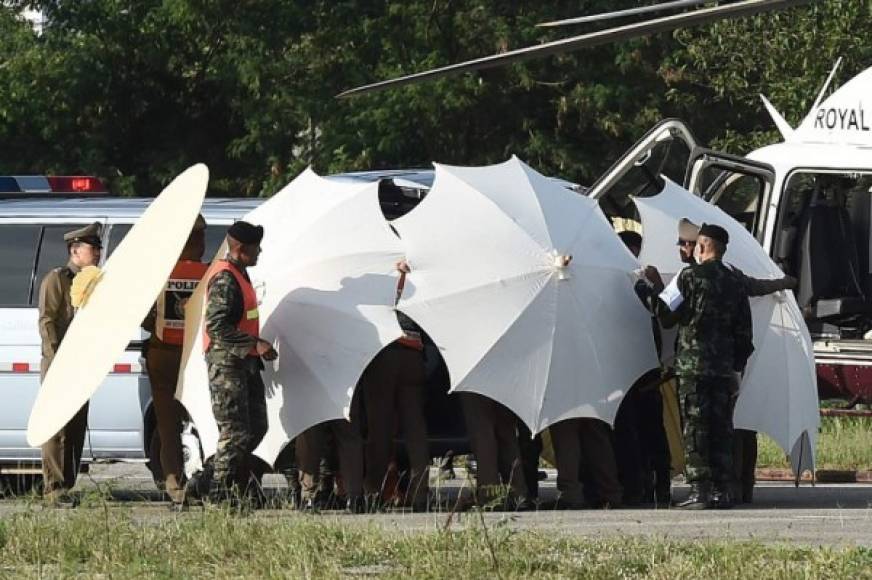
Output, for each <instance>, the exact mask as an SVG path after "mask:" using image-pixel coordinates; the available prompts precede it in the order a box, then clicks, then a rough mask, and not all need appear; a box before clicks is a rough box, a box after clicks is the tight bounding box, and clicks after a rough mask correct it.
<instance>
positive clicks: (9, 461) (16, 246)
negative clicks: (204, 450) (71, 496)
mask: <svg viewBox="0 0 872 580" xmlns="http://www.w3.org/2000/svg"><path fill="white" fill-rule="evenodd" d="M49 195H50V196H49V197H46V198H45V199H39V198H36V197H34V196H29V197H27V198H20V199H0V262H2V263H3V264H4V266H3V268H2V274H0V401H2V402H3V404H2V405H0V475H11V474H17V473H27V472H35V471H38V470H39V468H40V451H39V449H36V448H32V447H30V446H29V445H28V444H27V440H26V430H27V421H28V417H29V416H30V409H31V407H32V405H33V401H34V399H35V398H36V393H37V390H38V389H39V363H40V353H41V347H40V337H39V329H38V326H37V319H38V301H39V284H40V282H41V280H42V278H43V276H45V274H46V272H48V271H49V270H51V269H52V268H56V267H58V266H62V265H64V264H66V263H67V247H66V244H65V243H64V241H63V235H64V233H65V232H68V231H70V230H73V229H76V228H80V227H82V226H84V225H87V224H90V223H93V222H95V221H97V222H100V223H102V224H103V225H104V228H103V247H104V252H103V259H104V260H105V259H106V258H107V257H108V256H109V255H110V254H111V253H112V250H113V248H114V247H115V246H117V245H118V243H119V241H120V240H121V239H122V238H123V237H124V235H125V234H126V233H127V232H128V231H129V230H130V228H131V226H132V224H133V223H134V222H135V221H136V219H137V218H138V217H139V216H140V215H141V214H142V212H143V211H145V208H146V207H148V204H149V202H150V201H151V200H149V199H141V198H111V197H90V198H89V197H77V198H60V199H59V198H58V197H56V196H55V195H54V194H49ZM260 201H261V200H258V199H210V200H208V201H207V202H206V203H205V205H204V207H203V215H204V217H205V218H206V221H207V223H208V227H207V229H206V242H207V249H206V255H207V256H211V255H213V254H214V253H215V251H216V250H217V248H218V245H219V244H220V242H221V240H222V239H223V236H224V233H225V231H226V229H227V226H228V225H229V224H231V223H233V222H234V221H235V220H237V219H239V218H240V217H241V216H243V215H245V214H246V213H248V212H249V211H251V210H252V209H253V208H255V207H256V206H257V205H258V204H259V203H260ZM145 338H147V334H146V333H145V332H143V331H140V332H137V333H136V334H135V335H134V336H131V340H130V345H129V346H128V348H127V350H126V351H125V352H124V354H123V355H122V356H121V357H120V358H119V359H118V360H117V361H116V363H115V367H114V371H113V372H112V373H111V374H110V375H109V376H108V377H107V378H106V382H105V383H104V384H103V385H102V386H101V387H100V389H99V390H98V391H97V393H96V394H95V395H94V397H93V399H92V400H91V407H90V410H89V413H88V431H87V435H86V438H85V449H84V454H83V455H84V456H83V463H85V464H86V465H87V463H89V462H91V461H94V460H99V459H106V460H149V459H150V460H151V461H150V463H151V464H153V465H154V466H155V467H156V468H158V469H159V467H158V466H159V463H160V462H159V461H157V455H156V453H157V451H158V449H159V447H158V445H159V444H158V441H157V430H156V429H155V420H154V413H153V411H152V408H151V390H150V387H149V384H148V378H147V377H146V375H145V370H144V368H143V362H142V359H141V348H142V344H143V340H144V339H145ZM153 471H154V470H153Z"/></svg>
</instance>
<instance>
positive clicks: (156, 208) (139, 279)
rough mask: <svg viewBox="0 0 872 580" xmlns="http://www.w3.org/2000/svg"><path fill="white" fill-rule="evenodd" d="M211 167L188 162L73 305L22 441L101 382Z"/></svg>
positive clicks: (172, 258) (163, 274)
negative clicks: (91, 286) (85, 297)
mask: <svg viewBox="0 0 872 580" xmlns="http://www.w3.org/2000/svg"><path fill="white" fill-rule="evenodd" d="M208 184H209V169H208V168H207V167H206V166H205V165H203V164H197V165H193V166H191V167H189V168H188V169H186V170H185V171H184V172H182V173H181V174H179V175H178V176H177V177H176V178H175V179H173V181H172V182H171V183H170V184H169V185H167V186H166V187H165V188H164V190H163V191H162V192H161V194H160V195H158V196H157V198H155V200H154V201H152V202H151V204H149V206H148V209H146V210H145V212H144V213H143V214H142V215H141V216H140V217H139V219H138V220H136V223H135V224H134V226H133V228H131V230H130V232H128V234H127V235H126V236H125V237H124V239H123V240H122V241H121V243H120V244H118V247H117V248H116V249H115V251H114V252H113V253H112V255H111V256H110V257H109V259H107V260H106V264H105V265H104V266H103V270H102V274H101V276H100V278H99V281H98V282H97V283H96V285H95V286H94V290H93V293H92V294H91V295H90V297H89V298H88V301H87V302H86V303H85V304H84V305H83V306H82V307H81V308H79V309H78V312H77V313H76V316H75V318H73V322H72V324H71V325H70V328H69V330H68V331H67V334H66V336H64V340H63V343H62V344H61V347H60V349H58V352H57V356H56V357H55V359H54V361H53V362H52V365H51V368H50V369H49V371H48V373H47V374H46V376H45V380H44V381H43V382H42V385H41V387H40V389H39V393H38V395H37V398H36V401H35V403H34V405H33V409H32V410H31V413H30V421H29V423H28V425H27V442H28V443H29V444H30V445H34V446H36V445H41V444H42V443H44V442H45V441H47V440H48V439H49V438H51V437H53V436H54V434H55V433H57V432H58V431H59V430H60V429H61V428H62V427H63V426H64V424H66V422H67V421H69V420H70V419H71V418H72V417H73V415H75V414H76V412H78V410H79V409H80V408H81V407H82V405H84V404H85V403H86V402H87V401H88V399H90V398H91V396H92V395H93V394H94V392H96V390H97V389H98V388H99V386H100V385H101V384H102V383H103V380H104V379H105V378H106V375H108V374H109V372H110V371H111V370H112V365H113V364H114V362H115V361H116V360H117V358H118V356H120V355H121V353H123V352H124V348H125V347H126V346H127V344H128V343H129V341H130V335H131V333H132V332H133V331H134V330H136V329H138V328H139V325H140V324H141V323H142V319H143V318H144V317H145V315H146V314H147V313H148V310H149V308H151V306H152V305H153V304H154V300H155V298H156V297H157V295H158V294H159V293H160V291H161V288H162V287H163V285H165V284H166V280H167V277H168V276H169V275H170V272H171V271H172V269H173V265H174V264H175V263H176V260H177V258H178V255H179V254H180V253H181V251H182V248H183V247H184V245H185V240H187V239H188V236H189V235H190V234H191V227H192V226H193V225H194V220H195V219H196V218H197V212H199V211H200V207H201V206H202V205H203V198H204V197H205V196H206V187H207V186H208Z"/></svg>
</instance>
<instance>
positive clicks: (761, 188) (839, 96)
mask: <svg viewBox="0 0 872 580" xmlns="http://www.w3.org/2000/svg"><path fill="white" fill-rule="evenodd" d="M807 3H809V2H808V1H807V0H743V1H739V2H733V3H729V4H720V5H716V6H713V7H707V8H700V9H697V10H690V11H687V12H682V13H678V14H672V15H669V16H661V17H658V18H654V19H651V20H643V21H641V22H635V23H632V24H626V25H623V26H618V27H614V28H608V29H605V30H600V31H596V32H591V33H586V34H582V35H578V36H573V37H570V38H565V39H561V40H556V41H553V42H548V43H544V44H541V45H537V46H531V47H526V48H521V49H517V50H512V51H508V52H504V53H500V54H496V55H492V56H486V57H482V58H478V59H475V60H471V61H467V62H462V63H458V64H452V65H449V66H445V67H440V68H436V69H432V70H428V71H423V72H418V73H414V74H410V75H406V76H402V77H399V78H395V79H390V80H384V81H380V82H375V83H372V84H368V85H365V86H361V87H357V88H354V89H351V90H348V91H345V92H343V93H341V94H340V95H338V97H339V98H348V97H353V96H356V95H361V94H366V93H372V92H375V91H382V90H386V89H391V88H396V87H400V86H403V85H408V84H412V83H419V82H424V81H428V80H433V79H437V78H441V77H445V76H449V75H456V74H461V73H464V72H471V71H478V70H483V69H488V68H494V67H500V66H505V65H509V64H513V63H516V62H521V61H526V60H530V59H533V58H539V57H545V56H550V55H556V54H562V53H566V52H572V51H577V50H582V49H584V48H588V47H593V46H598V45H602V44H606V43H611V42H619V41H623V40H627V39H631V38H637V37H640V36H646V35H650V34H656V33H660V32H668V31H671V30H676V29H679V28H686V27H690V26H697V25H701V24H705V23H709V22H714V21H717V20H721V19H727V18H739V17H744V16H750V15H754V14H760V13H763V12H767V11H774V10H784V9H788V8H792V7H795V6H799V5H803V4H807ZM705 4H707V2H705V1H700V0H674V1H669V2H663V3H659V4H654V5H650V6H642V7H638V8H632V9H628V10H621V11H615V12H609V13H605V14H597V15H592V16H583V17H579V18H573V19H569V20H562V21H557V22H548V23H543V24H541V25H540V26H549V27H550V26H565V25H572V24H582V23H589V22H599V21H605V20H613V19H619V18H625V17H629V16H637V15H640V14H648V13H651V12H659V11H667V10H676V9H684V8H694V7H698V6H703V5H705ZM838 67H839V62H837V63H836V65H835V67H834V68H833V70H832V72H831V73H830V75H829V77H828V78H827V79H826V81H825V83H824V86H823V88H822V89H821V92H820V94H819V96H818V98H817V100H816V101H815V103H814V105H813V106H812V108H811V110H810V112H809V113H808V115H807V116H806V117H805V119H804V120H803V121H802V122H801V123H800V124H799V125H798V126H797V127H796V128H793V127H791V126H790V124H789V123H787V121H786V120H785V119H784V117H783V116H782V115H781V114H780V113H779V112H778V111H777V110H776V109H775V107H774V106H773V105H772V103H770V102H769V100H768V99H766V98H765V97H762V98H763V103H764V106H765V107H766V109H767V111H768V112H769V114H770V116H771V117H772V119H773V122H774V123H775V125H776V127H777V128H778V130H779V131H780V133H781V135H782V137H783V139H784V141H783V142H782V143H777V144H773V145H769V146H766V147H763V148H761V149H758V150H756V151H752V152H750V153H749V154H748V155H747V156H745V157H742V156H736V155H730V154H726V153H721V152H717V151H713V150H711V149H707V148H705V147H703V146H702V145H701V144H700V143H699V141H698V140H697V139H696V137H695V136H694V135H693V132H692V131H691V129H690V128H689V127H687V125H686V124H685V123H684V122H682V121H680V120H678V119H665V120H663V121H661V122H660V123H658V124H657V125H656V126H655V127H653V128H652V129H651V130H649V132H648V133H647V134H645V135H644V136H643V137H642V138H641V139H640V140H639V141H638V142H637V143H636V144H635V145H634V146H633V147H632V148H630V150H628V151H627V153H626V154H625V155H624V156H622V157H621V158H620V159H618V160H617V161H616V162H615V163H614V164H613V165H612V166H611V168H609V169H608V170H607V171H606V172H605V173H604V174H603V175H602V176H601V177H600V178H599V179H598V180H597V181H596V182H595V183H594V184H593V185H592V186H591V187H590V188H588V189H586V190H585V192H584V193H585V195H588V196H590V197H591V198H593V199H596V200H597V201H598V202H599V203H600V206H601V207H602V209H603V211H604V213H606V215H607V216H609V217H610V219H612V221H613V223H615V224H616V226H617V225H618V224H622V225H621V227H631V226H629V225H630V224H633V223H637V222H638V218H639V216H638V213H637V210H636V209H635V206H634V204H633V202H632V198H633V197H635V196H646V195H654V194H656V193H657V192H658V191H659V190H660V189H661V188H662V187H663V179H662V177H661V176H666V177H669V178H671V179H672V181H674V182H676V183H679V184H683V186H684V188H685V189H687V190H688V191H690V192H691V193H694V194H696V195H699V196H701V197H702V198H703V199H705V200H706V201H708V202H710V203H712V204H715V205H717V206H718V207H720V208H721V209H722V210H724V211H725V212H726V213H728V214H729V215H731V216H732V217H733V218H735V219H736V220H737V221H739V222H740V223H741V224H743V225H744V226H745V228H746V229H748V231H749V232H750V233H752V234H753V235H754V236H755V237H756V238H757V240H758V241H759V242H760V244H761V245H762V246H763V248H764V249H765V250H766V251H767V253H769V255H770V256H771V257H772V258H773V260H774V261H775V262H776V263H777V264H778V265H779V266H781V267H782V269H783V270H784V271H785V272H786V273H787V274H790V275H792V276H794V277H796V278H797V280H798V287H797V289H796V291H795V294H796V298H797V302H798V304H799V306H800V307H801V308H802V311H803V315H804V317H805V320H806V323H807V325H808V328H809V331H810V333H811V336H812V338H813V341H814V354H815V362H816V367H817V375H818V389H819V394H820V397H821V399H830V398H839V399H846V400H847V401H848V405H847V407H846V409H841V410H825V414H857V415H864V416H865V415H872V413H870V412H868V411H852V410H850V408H851V407H854V406H855V405H856V404H859V403H872V235H870V230H872V196H870V193H872V155H870V148H872V103H869V102H868V101H870V100H872V97H869V96H868V95H870V94H872V68H870V69H867V70H866V71H864V72H862V73H860V74H859V75H858V76H857V77H855V78H854V79H852V80H850V81H849V82H847V83H845V84H844V85H843V86H842V87H841V88H840V89H838V90H837V91H834V92H833V93H832V94H831V95H830V96H829V97H828V98H826V99H824V95H825V94H826V92H827V90H828V88H829V87H830V85H831V83H832V81H833V78H834V77H835V75H836V72H837V69H838Z"/></svg>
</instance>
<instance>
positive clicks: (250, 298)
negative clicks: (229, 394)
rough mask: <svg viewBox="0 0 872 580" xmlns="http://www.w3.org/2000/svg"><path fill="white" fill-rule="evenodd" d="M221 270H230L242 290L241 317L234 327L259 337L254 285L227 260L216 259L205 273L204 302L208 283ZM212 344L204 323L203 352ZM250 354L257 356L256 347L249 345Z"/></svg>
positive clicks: (207, 300)
mask: <svg viewBox="0 0 872 580" xmlns="http://www.w3.org/2000/svg"><path fill="white" fill-rule="evenodd" d="M221 272H230V273H231V274H233V277H234V278H236V283H237V284H239V288H240V289H241V290H242V318H240V319H239V323H237V325H236V328H237V329H238V330H239V331H240V332H244V333H245V334H249V335H251V336H253V337H255V338H259V337H260V315H259V314H258V311H257V294H256V293H255V291H254V286H252V285H251V282H249V281H248V280H246V279H245V276H243V275H242V272H240V271H239V269H238V268H237V267H236V266H234V265H233V264H231V263H230V262H228V261H227V260H217V261H216V262H215V263H214V264H213V265H212V267H211V268H209V271H208V272H207V273H206V276H205V279H206V284H207V285H206V303H207V304H208V302H209V294H208V292H209V286H208V285H209V284H210V283H211V282H212V278H214V277H215V276H217V275H218V274H219V273H221ZM211 344H212V339H210V338H209V333H208V332H206V325H205V324H204V325H203V352H209V346H210V345H211ZM248 354H249V355H250V356H257V349H255V348H254V347H251V350H250V351H249V352H248Z"/></svg>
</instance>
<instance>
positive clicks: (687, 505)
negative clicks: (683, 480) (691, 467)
mask: <svg viewBox="0 0 872 580" xmlns="http://www.w3.org/2000/svg"><path fill="white" fill-rule="evenodd" d="M711 503H712V502H711V487H710V486H709V485H708V484H706V483H692V484H690V494H689V495H688V496H687V499H686V500H684V501H683V502H681V503H679V504H678V505H676V506H675V507H677V508H679V509H683V510H704V509H709V508H711V507H712V505H711Z"/></svg>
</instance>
